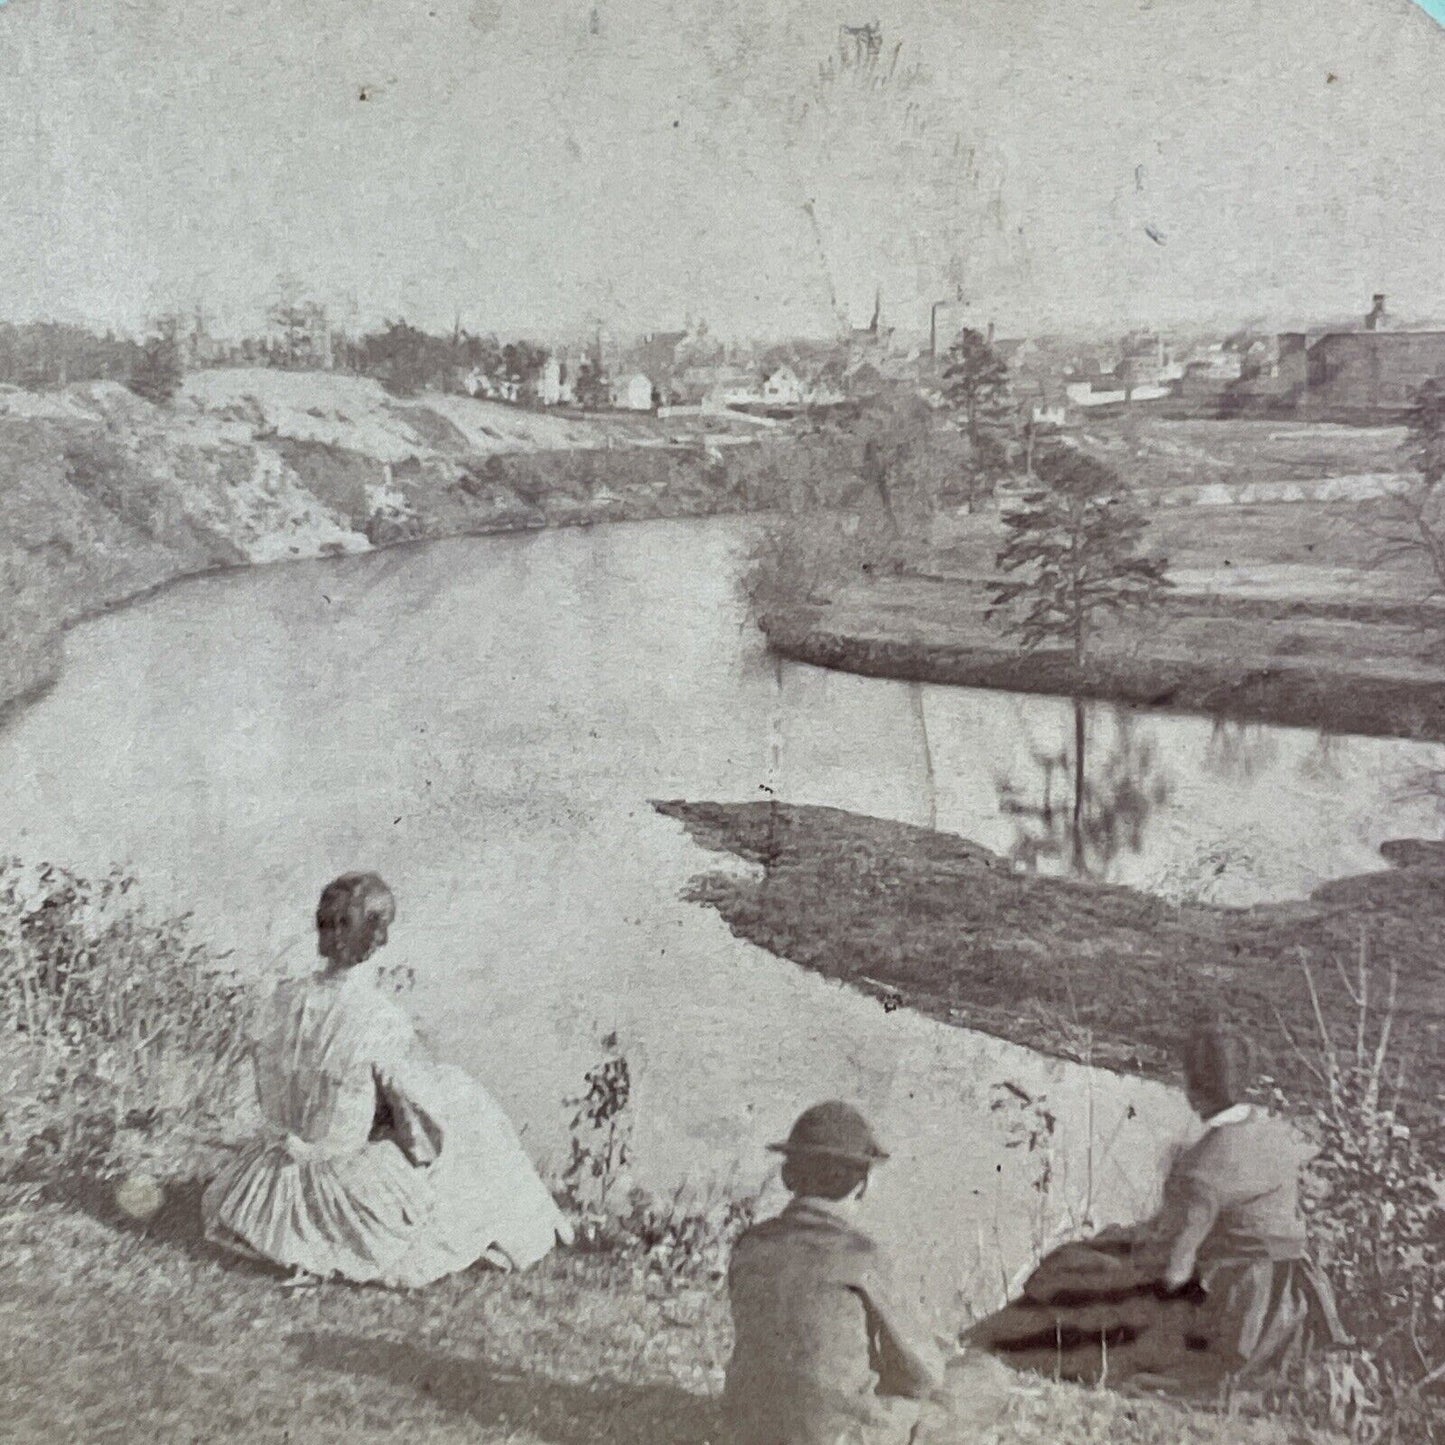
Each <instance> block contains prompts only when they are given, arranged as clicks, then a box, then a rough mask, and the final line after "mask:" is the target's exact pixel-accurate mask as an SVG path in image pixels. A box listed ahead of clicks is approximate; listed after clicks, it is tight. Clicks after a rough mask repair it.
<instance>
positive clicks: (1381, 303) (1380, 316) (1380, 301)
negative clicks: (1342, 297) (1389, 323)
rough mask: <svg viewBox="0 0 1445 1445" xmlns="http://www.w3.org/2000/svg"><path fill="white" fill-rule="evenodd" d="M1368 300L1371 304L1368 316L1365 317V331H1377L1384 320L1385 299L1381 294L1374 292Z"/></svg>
mask: <svg viewBox="0 0 1445 1445" xmlns="http://www.w3.org/2000/svg"><path fill="white" fill-rule="evenodd" d="M1370 300H1371V302H1372V303H1373V304H1372V307H1371V310H1370V314H1369V315H1368V316H1367V317H1365V330H1366V331H1378V330H1379V329H1380V326H1381V324H1382V323H1383V322H1384V320H1385V297H1384V294H1383V293H1382V292H1379V291H1376V292H1375V294H1374V295H1373V296H1372V297H1371V298H1370Z"/></svg>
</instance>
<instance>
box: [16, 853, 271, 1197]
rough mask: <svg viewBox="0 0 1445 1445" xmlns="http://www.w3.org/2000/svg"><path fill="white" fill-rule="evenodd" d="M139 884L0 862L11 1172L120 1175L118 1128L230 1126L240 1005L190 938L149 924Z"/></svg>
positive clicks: (177, 927) (176, 923)
mask: <svg viewBox="0 0 1445 1445" xmlns="http://www.w3.org/2000/svg"><path fill="white" fill-rule="evenodd" d="M132 883H133V880H132V879H130V878H129V877H127V876H126V875H125V874H123V873H120V872H111V873H110V874H108V875H106V876H105V877H104V878H102V879H100V880H99V881H91V880H88V879H85V878H81V877H79V876H77V875H76V874H74V873H71V872H69V871H68V870H66V869H63V868H58V867H55V866H53V865H44V866H42V867H40V868H34V869H31V868H26V867H24V866H22V865H21V864H20V863H19V862H17V861H15V860H9V861H4V862H0V1029H3V1035H0V1051H3V1056H4V1059H5V1062H6V1064H7V1066H8V1067H9V1069H10V1072H11V1076H12V1081H13V1084H12V1088H11V1089H10V1090H9V1093H8V1098H7V1101H6V1113H5V1119H4V1143H5V1146H6V1150H5V1152H6V1154H7V1155H9V1156H10V1157H9V1158H8V1159H7V1160H6V1161H5V1162H6V1164H7V1165H8V1166H9V1167H10V1169H11V1170H12V1171H14V1170H15V1169H17V1168H18V1169H19V1170H20V1172H21V1173H22V1174H28V1175H30V1176H32V1177H33V1176H36V1175H39V1176H42V1177H43V1176H46V1175H48V1174H50V1173H52V1172H65V1171H69V1170H74V1169H91V1170H96V1171H98V1172H101V1173H105V1172H108V1171H109V1170H111V1169H112V1168H114V1167H115V1166H116V1165H117V1161H118V1151H119V1149H120V1146H121V1142H122V1141H121V1140H120V1138H119V1135H120V1134H121V1131H122V1130H130V1131H135V1132H136V1133H138V1134H140V1135H142V1136H154V1135H157V1134H159V1133H161V1132H162V1131H163V1130H165V1129H167V1128H169V1127H172V1126H177V1125H191V1124H196V1123H199V1122H200V1121H202V1120H203V1119H205V1118H207V1117H208V1116H210V1117H222V1116H224V1114H225V1112H226V1109H227V1107H228V1103H229V1088H230V1084H231V1081H232V1076H233V1073H234V1067H235V1064H236V1063H237V1062H238V1060H239V1058H240V1055H241V1049H242V1039H243V1024H244V1017H243V1014H244V1007H243V999H244V994H243V990H242V987H241V985H240V984H239V983H238V982H237V981H236V979H235V978H234V976H233V975H231V974H230V973H229V972H228V971H227V970H225V969H224V968H223V967H222V966H221V963H220V961H219V960H217V959H215V958H213V957H212V956H211V955H210V954H209V953H208V952H207V951H206V950H205V949H203V948H201V947H199V946H197V945H196V944H194V943H192V942H191V941H190V940H189V938H188V937H187V920H186V919H184V918H181V919H173V920H167V921H164V922H160V923H155V922H152V921H151V920H150V919H148V918H147V917H146V916H145V914H144V913H143V911H142V910H141V908H140V906H139V905H138V904H137V903H136V902H135V901H134V899H133V898H132V895H131V889H132Z"/></svg>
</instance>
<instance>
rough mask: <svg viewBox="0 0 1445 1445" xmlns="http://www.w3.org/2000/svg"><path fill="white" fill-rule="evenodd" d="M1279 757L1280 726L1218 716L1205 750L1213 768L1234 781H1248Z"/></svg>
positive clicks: (1207, 760)
mask: <svg viewBox="0 0 1445 1445" xmlns="http://www.w3.org/2000/svg"><path fill="white" fill-rule="evenodd" d="M1278 757H1279V739H1278V733H1277V730H1276V729H1274V728H1271V727H1266V726H1264V725H1263V724H1261V723H1253V722H1235V721H1233V720H1232V719H1230V718H1223V717H1218V718H1214V719H1213V720H1212V723H1211V731H1210V734H1209V742H1208V744H1207V745H1206V747H1205V750H1204V762H1205V766H1206V767H1207V768H1208V769H1209V770H1210V772H1212V773H1214V774H1216V775H1218V776H1219V777H1221V778H1228V779H1230V780H1232V781H1239V782H1248V781H1249V780H1250V779H1252V778H1256V777H1258V776H1260V775H1261V774H1262V773H1265V772H1267V771H1268V770H1269V769H1270V768H1271V767H1273V766H1274V763H1275V761H1276V759H1277V758H1278Z"/></svg>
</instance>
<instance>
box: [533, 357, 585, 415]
mask: <svg viewBox="0 0 1445 1445" xmlns="http://www.w3.org/2000/svg"><path fill="white" fill-rule="evenodd" d="M537 400H538V401H539V402H541V404H542V405H543V406H571V405H572V404H573V403H574V402H575V401H576V400H577V397H576V393H575V391H574V388H573V385H572V377H571V375H570V368H569V367H568V365H567V363H566V361H565V360H564V359H563V358H562V357H559V356H549V357H548V358H547V360H546V361H545V362H544V363H543V366H542V374H541V376H540V377H538V379H537Z"/></svg>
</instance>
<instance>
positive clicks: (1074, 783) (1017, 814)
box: [996, 699, 1170, 878]
mask: <svg viewBox="0 0 1445 1445" xmlns="http://www.w3.org/2000/svg"><path fill="white" fill-rule="evenodd" d="M1090 711H1091V710H1090V709H1089V708H1087V707H1086V706H1085V705H1084V703H1083V702H1082V701H1080V700H1078V699H1075V700H1074V704H1073V737H1072V740H1071V741H1069V742H1066V743H1064V744H1063V745H1062V746H1061V747H1060V748H1058V749H1057V750H1054V751H1048V750H1039V749H1034V750H1033V761H1034V764H1035V766H1036V768H1037V770H1038V780H1037V784H1036V787H1035V789H1034V790H1033V791H1030V790H1029V789H1028V788H1027V787H1024V786H1020V785H1019V784H1018V783H1016V782H1015V781H1014V779H1013V778H1012V777H1007V776H1005V777H1000V778H998V779H997V780H996V786H997V791H998V801H999V809H1000V811H1001V812H1003V813H1004V814H1005V815H1007V816H1008V817H1010V818H1012V819H1014V821H1015V826H1016V836H1015V840H1014V843H1013V846H1012V847H1011V848H1010V850H1009V855H1010V857H1011V858H1012V859H1013V860H1014V862H1015V863H1018V864H1021V865H1022V866H1023V867H1025V868H1028V869H1030V870H1037V869H1038V868H1039V867H1040V866H1041V865H1042V864H1045V863H1048V864H1053V865H1055V866H1056V867H1057V866H1063V867H1066V868H1067V870H1068V871H1069V872H1070V873H1073V874H1075V875H1077V876H1080V877H1092V878H1102V877H1106V876H1108V874H1109V871H1110V869H1111V867H1112V865H1113V863H1114V862H1115V860H1116V859H1117V858H1119V857H1120V855H1121V854H1123V853H1124V852H1126V851H1127V852H1130V853H1141V852H1142V851H1143V849H1144V844H1145V835H1146V832H1147V827H1148V823H1149V819H1150V817H1151V815H1152V814H1153V813H1154V811H1155V810H1156V809H1158V808H1160V807H1163V806H1164V805H1165V804H1166V803H1167V802H1168V801H1169V796H1170V780H1169V775H1168V773H1167V771H1166V770H1165V767H1164V765H1163V762H1162V761H1161V759H1160V756H1159V753H1158V750H1157V749H1156V747H1155V745H1154V743H1153V741H1152V740H1150V739H1149V738H1148V737H1146V736H1144V734H1143V733H1142V731H1141V730H1140V729H1139V728H1137V727H1136V726H1135V722H1134V716H1133V714H1132V713H1131V712H1129V711H1128V710H1127V709H1124V708H1119V709H1114V710H1113V722H1114V729H1113V739H1112V745H1111V746H1110V747H1109V749H1108V751H1107V752H1106V753H1104V754H1103V756H1102V757H1091V755H1090V750H1089V733H1090V726H1091V722H1092V719H1091V717H1090ZM1051 871H1052V870H1051Z"/></svg>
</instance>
